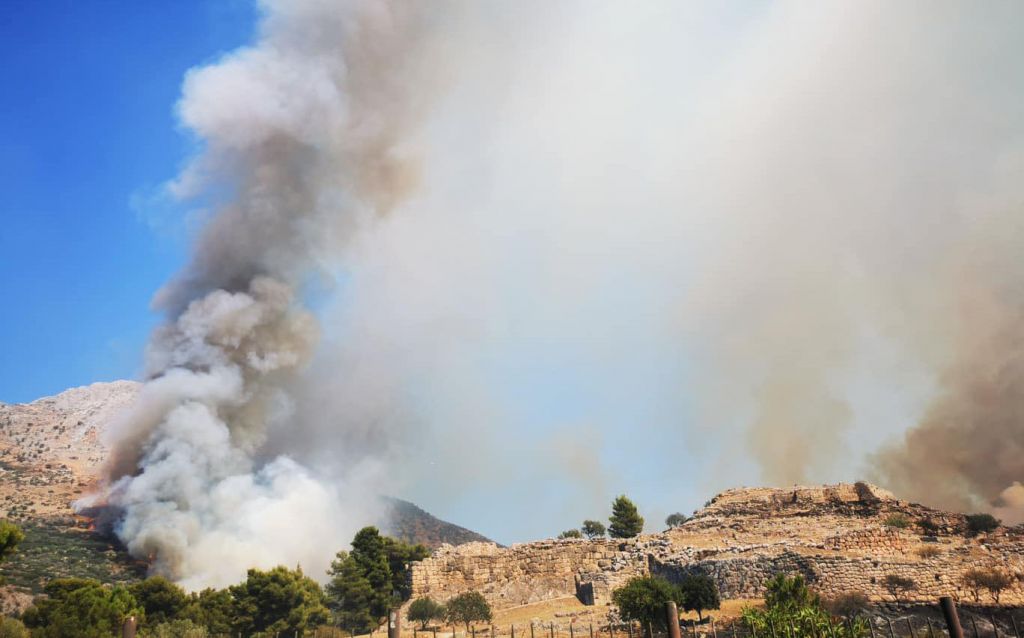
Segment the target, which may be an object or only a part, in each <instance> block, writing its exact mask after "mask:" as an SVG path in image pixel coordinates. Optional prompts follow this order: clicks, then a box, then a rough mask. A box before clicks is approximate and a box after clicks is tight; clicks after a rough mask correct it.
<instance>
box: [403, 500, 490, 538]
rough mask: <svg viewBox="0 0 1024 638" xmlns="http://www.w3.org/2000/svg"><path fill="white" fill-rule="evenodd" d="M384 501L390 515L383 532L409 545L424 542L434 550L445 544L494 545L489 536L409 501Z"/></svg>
mask: <svg viewBox="0 0 1024 638" xmlns="http://www.w3.org/2000/svg"><path fill="white" fill-rule="evenodd" d="M384 502H385V503H386V505H387V508H388V514H387V522H386V523H384V530H383V531H384V532H385V533H386V534H388V535H389V536H394V537H395V538H400V539H401V540H403V541H405V542H407V543H423V544H424V545H426V546H427V547H430V548H431V549H437V548H438V547H440V546H441V545H462V544H464V543H473V542H485V543H489V542H491V541H490V539H488V538H487V537H486V536H482V535H480V534H477V533H476V532H474V531H472V530H468V529H466V528H465V527H459V526H458V525H455V524H453V523H449V522H448V521H442V520H441V519H439V518H437V517H436V516H434V515H432V514H430V513H428V512H425V511H423V510H422V509H420V508H419V507H416V506H415V505H413V504H412V503H410V502H409V501H403V500H402V499H399V498H391V497H385V498H384Z"/></svg>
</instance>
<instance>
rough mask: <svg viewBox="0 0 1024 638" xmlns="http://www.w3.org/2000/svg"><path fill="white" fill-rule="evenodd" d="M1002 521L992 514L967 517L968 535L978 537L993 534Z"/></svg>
mask: <svg viewBox="0 0 1024 638" xmlns="http://www.w3.org/2000/svg"><path fill="white" fill-rule="evenodd" d="M1002 523H1003V522H1002V521H1001V520H999V519H998V518H996V517H995V516H992V515H991V514H970V515H968V516H967V534H968V535H969V536H977V535H978V534H981V533H983V532H991V531H993V530H994V529H996V528H997V527H999V526H1000V525H1002Z"/></svg>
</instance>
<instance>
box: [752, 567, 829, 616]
mask: <svg viewBox="0 0 1024 638" xmlns="http://www.w3.org/2000/svg"><path fill="white" fill-rule="evenodd" d="M764 604H765V606H766V607H768V609H784V610H795V609H805V608H809V607H819V606H820V605H821V598H820V597H819V596H818V595H817V594H815V593H814V592H813V591H811V589H810V588H809V587H808V586H807V582H806V581H805V580H804V577H803V576H800V575H799V574H798V575H796V576H792V577H788V576H786V575H785V574H778V575H776V576H775V578H772V579H771V580H770V581H768V584H767V585H766V586H765V594H764Z"/></svg>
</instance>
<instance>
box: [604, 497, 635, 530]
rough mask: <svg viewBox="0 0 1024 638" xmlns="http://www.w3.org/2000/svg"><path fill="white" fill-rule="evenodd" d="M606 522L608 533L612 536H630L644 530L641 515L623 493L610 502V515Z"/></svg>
mask: <svg viewBox="0 0 1024 638" xmlns="http://www.w3.org/2000/svg"><path fill="white" fill-rule="evenodd" d="M608 522H609V523H610V525H608V535H609V536H611V537H612V538H632V537H634V536H637V535H638V534H640V532H642V531H644V519H643V517H642V516H640V512H639V511H638V510H637V508H636V505H635V504H634V503H633V501H631V500H629V499H628V498H626V495H625V494H623V495H622V496H619V497H618V498H616V499H615V501H614V502H612V515H611V516H610V517H609V518H608Z"/></svg>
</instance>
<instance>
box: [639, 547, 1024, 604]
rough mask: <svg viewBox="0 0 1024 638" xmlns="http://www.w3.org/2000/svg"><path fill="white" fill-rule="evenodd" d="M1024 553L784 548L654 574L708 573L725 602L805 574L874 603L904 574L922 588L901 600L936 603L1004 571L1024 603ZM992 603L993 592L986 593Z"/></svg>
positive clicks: (822, 589) (827, 592)
mask: <svg viewBox="0 0 1024 638" xmlns="http://www.w3.org/2000/svg"><path fill="white" fill-rule="evenodd" d="M1022 558H1024V554H1022V553H1021V550H1020V549H1018V550H1016V551H1015V550H1012V549H1010V550H1006V551H1001V552H993V553H992V556H991V559H990V560H987V561H985V562H984V563H981V562H979V561H978V560H976V559H975V558H973V557H971V556H969V555H965V554H963V553H960V552H948V553H945V554H941V555H939V556H937V557H933V558H927V559H914V558H912V557H908V556H901V557H892V558H877V557H858V556H842V555H827V554H819V555H814V554H807V553H803V552H799V551H794V550H783V551H781V552H779V553H777V554H773V555H764V554H756V555H752V556H737V557H732V558H715V559H709V560H699V561H693V562H685V563H673V562H665V563H663V562H660V561H658V560H656V559H654V560H652V561H651V565H650V570H651V573H652V574H655V575H660V576H663V577H665V578H667V579H668V580H670V581H677V582H678V580H679V579H681V578H682V577H683V576H684V575H685V574H690V573H705V574H708V575H709V576H711V577H712V578H713V579H714V580H715V582H716V583H717V585H718V588H719V591H720V592H721V594H722V597H723V598H761V597H762V596H763V595H764V588H765V585H766V584H767V582H768V581H769V580H770V579H771V578H773V577H774V576H775V575H776V574H780V573H781V574H791V575H792V574H801V575H802V576H803V577H804V578H805V579H806V580H807V582H808V584H809V585H810V586H811V587H812V588H813V589H814V590H815V591H816V592H817V593H819V594H820V595H821V596H822V597H824V598H833V597H836V596H839V595H840V594H844V593H849V592H861V593H864V594H866V595H867V596H868V597H870V598H871V599H872V600H892V599H893V598H892V595H891V594H890V593H889V591H888V590H887V589H886V588H885V585H884V583H885V577H886V576H888V575H898V576H903V577H906V578H910V579H912V580H913V581H914V582H915V584H916V589H915V590H914V591H912V592H907V593H904V594H901V600H904V601H920V602H934V601H935V600H937V599H938V598H939V597H940V596H954V597H956V598H960V599H963V600H968V599H969V598H970V593H969V592H967V591H966V590H964V589H963V587H962V584H961V577H962V575H963V573H964V572H965V571H966V570H968V569H971V568H974V567H980V568H992V567H998V568H999V569H1001V570H1003V571H1005V572H1006V573H1008V574H1010V575H1012V576H1014V580H1015V581H1016V582H1015V583H1014V585H1013V586H1011V588H1010V589H1008V590H1007V591H1006V592H1004V593H1003V595H1002V597H1001V601H1002V602H1003V603H1006V604H1022V603H1024V582H1022V579H1024V563H1022ZM982 597H983V601H988V599H989V596H988V594H987V593H983V594H982Z"/></svg>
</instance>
